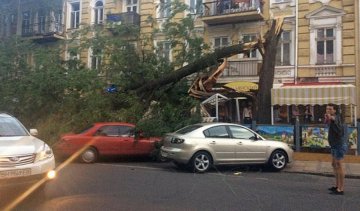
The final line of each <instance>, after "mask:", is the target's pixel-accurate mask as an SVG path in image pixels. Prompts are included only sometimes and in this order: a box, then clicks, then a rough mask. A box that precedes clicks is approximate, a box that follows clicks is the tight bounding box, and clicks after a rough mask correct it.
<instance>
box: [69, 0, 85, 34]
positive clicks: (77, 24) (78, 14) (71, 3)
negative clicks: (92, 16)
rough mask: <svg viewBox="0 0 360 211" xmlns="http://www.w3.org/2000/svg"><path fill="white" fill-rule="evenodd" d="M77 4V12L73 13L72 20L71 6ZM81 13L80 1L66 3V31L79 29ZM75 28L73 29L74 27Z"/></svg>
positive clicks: (72, 0)
mask: <svg viewBox="0 0 360 211" xmlns="http://www.w3.org/2000/svg"><path fill="white" fill-rule="evenodd" d="M77 3H78V4H79V11H78V12H77V13H75V18H74V20H72V14H73V10H72V8H73V4H77ZM81 11H82V2H81V0H68V3H67V24H66V25H67V28H68V29H78V28H80V23H81ZM76 17H79V18H78V19H79V22H78V23H77V21H76V19H77V18H76ZM72 21H74V23H72ZM74 26H75V27H74Z"/></svg>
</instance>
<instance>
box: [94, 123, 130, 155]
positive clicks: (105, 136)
mask: <svg viewBox="0 0 360 211" xmlns="http://www.w3.org/2000/svg"><path fill="white" fill-rule="evenodd" d="M122 127H125V126H121V125H106V126H103V127H101V128H99V129H98V130H97V132H96V133H95V136H96V137H95V139H96V143H95V144H96V147H97V148H98V150H99V151H100V153H101V154H104V155H106V154H107V155H126V154H129V151H130V150H131V147H132V144H133V141H134V139H133V137H129V136H125V135H122V134H121V131H122Z"/></svg>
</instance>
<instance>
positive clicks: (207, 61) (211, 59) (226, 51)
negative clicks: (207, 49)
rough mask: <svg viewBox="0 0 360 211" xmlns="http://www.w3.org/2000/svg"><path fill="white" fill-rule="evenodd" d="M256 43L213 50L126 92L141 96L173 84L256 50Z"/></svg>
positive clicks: (133, 86) (129, 88)
mask: <svg viewBox="0 0 360 211" xmlns="http://www.w3.org/2000/svg"><path fill="white" fill-rule="evenodd" d="M257 47H258V43H251V44H238V45H233V46H229V47H225V48H221V49H218V50H215V52H214V53H211V54H206V55H205V56H203V57H201V58H200V59H199V60H197V61H195V62H193V63H191V64H188V65H186V66H184V67H181V68H179V69H177V70H175V71H174V72H172V73H170V74H167V75H164V76H163V77H161V78H159V79H157V80H152V81H149V82H148V83H146V84H134V85H132V86H130V87H127V89H126V90H135V91H136V92H137V93H138V94H140V95H141V94H142V93H144V92H148V91H150V90H154V89H157V88H159V87H162V86H164V85H167V84H170V83H175V82H177V81H180V80H181V79H182V78H185V77H186V76H188V75H191V74H193V73H196V72H199V71H200V70H203V69H205V68H207V67H210V66H213V65H215V64H217V60H218V59H221V58H227V57H230V56H233V55H235V54H239V53H243V52H247V51H248V50H249V49H250V48H257Z"/></svg>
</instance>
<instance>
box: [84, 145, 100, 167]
mask: <svg viewBox="0 0 360 211" xmlns="http://www.w3.org/2000/svg"><path fill="white" fill-rule="evenodd" d="M98 156H99V154H98V152H97V150H96V149H95V148H93V147H90V148H87V149H86V150H84V152H83V153H82V154H81V156H80V159H81V161H82V162H83V163H95V162H96V161H97V159H98Z"/></svg>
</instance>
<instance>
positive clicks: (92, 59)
mask: <svg viewBox="0 0 360 211" xmlns="http://www.w3.org/2000/svg"><path fill="white" fill-rule="evenodd" d="M100 51H101V50H100ZM93 52H94V51H93V49H92V48H89V53H88V55H89V58H88V67H89V68H90V69H93V70H97V71H99V73H101V69H100V66H101V63H102V61H103V58H102V55H94V53H93ZM94 62H95V67H94V65H93V64H94Z"/></svg>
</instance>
